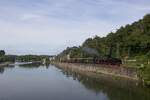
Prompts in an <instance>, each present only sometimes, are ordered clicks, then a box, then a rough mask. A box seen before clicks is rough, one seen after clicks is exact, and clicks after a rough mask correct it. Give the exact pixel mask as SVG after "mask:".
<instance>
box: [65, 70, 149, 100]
mask: <svg viewBox="0 0 150 100" xmlns="http://www.w3.org/2000/svg"><path fill="white" fill-rule="evenodd" d="M62 72H63V74H64V75H66V76H67V77H72V78H73V79H74V80H77V81H79V82H80V83H81V84H83V85H84V86H85V87H86V89H89V90H91V91H94V92H95V93H96V94H98V93H100V92H102V93H104V94H107V96H108V98H110V100H150V89H147V88H144V87H141V86H135V82H133V81H131V80H118V79H116V78H110V77H109V78H108V77H107V78H106V77H100V78H96V77H93V76H88V75H85V74H81V73H80V74H79V73H78V72H75V71H72V70H64V69H62Z"/></svg>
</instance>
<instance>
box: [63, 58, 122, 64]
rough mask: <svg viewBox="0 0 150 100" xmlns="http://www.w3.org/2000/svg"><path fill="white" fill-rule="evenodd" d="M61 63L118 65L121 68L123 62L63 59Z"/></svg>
mask: <svg viewBox="0 0 150 100" xmlns="http://www.w3.org/2000/svg"><path fill="white" fill-rule="evenodd" d="M61 62H65V63H87V64H103V65H117V66H120V65H121V64H122V61H121V60H120V59H118V58H70V59H63V60H61Z"/></svg>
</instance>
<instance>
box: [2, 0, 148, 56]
mask: <svg viewBox="0 0 150 100" xmlns="http://www.w3.org/2000/svg"><path fill="white" fill-rule="evenodd" d="M148 13H150V0H0V49H3V50H5V51H6V53H7V54H18V55H21V54H48V55H54V54H58V53H59V52H61V51H62V50H63V49H65V48H66V47H69V46H79V45H81V44H82V43H83V42H84V41H85V39H87V38H90V37H94V36H95V35H98V36H101V37H104V36H106V35H107V34H108V33H110V32H111V31H115V30H116V29H118V28H119V27H121V26H125V25H126V24H131V23H133V22H134V21H138V20H139V19H141V18H142V17H143V16H144V15H145V14H148Z"/></svg>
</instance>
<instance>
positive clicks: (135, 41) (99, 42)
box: [58, 14, 150, 59]
mask: <svg viewBox="0 0 150 100" xmlns="http://www.w3.org/2000/svg"><path fill="white" fill-rule="evenodd" d="M67 54H70V56H71V57H72V58H75V57H95V56H96V57H97V56H98V57H104V56H111V57H115V58H121V59H124V58H135V57H139V58H140V56H143V55H144V56H145V57H146V58H147V59H149V58H150V14H148V15H146V16H144V18H143V19H141V20H139V21H137V22H134V23H133V24H131V25H126V26H124V27H121V28H120V29H118V30H117V31H116V32H111V33H109V34H108V35H107V36H106V37H99V36H95V37H94V38H88V39H87V40H85V42H84V43H83V44H82V45H81V46H79V47H71V48H67V49H66V50H64V51H63V52H62V53H61V54H59V55H58V56H60V57H64V56H66V55H67Z"/></svg>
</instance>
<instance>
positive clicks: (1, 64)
mask: <svg viewBox="0 0 150 100" xmlns="http://www.w3.org/2000/svg"><path fill="white" fill-rule="evenodd" d="M10 64H12V62H4V63H0V67H5V66H8V65H10Z"/></svg>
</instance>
